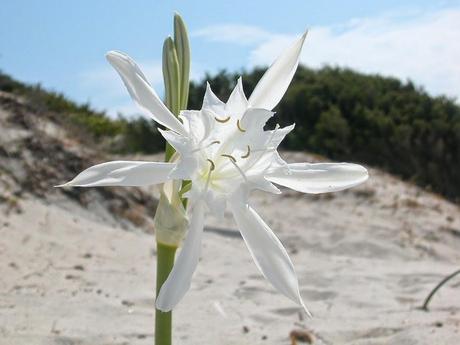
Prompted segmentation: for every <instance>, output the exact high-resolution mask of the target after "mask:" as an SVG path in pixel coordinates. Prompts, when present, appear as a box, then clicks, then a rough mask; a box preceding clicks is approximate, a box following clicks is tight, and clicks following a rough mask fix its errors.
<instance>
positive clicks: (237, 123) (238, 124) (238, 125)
mask: <svg viewBox="0 0 460 345" xmlns="http://www.w3.org/2000/svg"><path fill="white" fill-rule="evenodd" d="M236 127H238V129H239V130H240V131H241V132H243V133H244V132H246V130H245V129H244V128H241V124H240V120H238V121H236Z"/></svg>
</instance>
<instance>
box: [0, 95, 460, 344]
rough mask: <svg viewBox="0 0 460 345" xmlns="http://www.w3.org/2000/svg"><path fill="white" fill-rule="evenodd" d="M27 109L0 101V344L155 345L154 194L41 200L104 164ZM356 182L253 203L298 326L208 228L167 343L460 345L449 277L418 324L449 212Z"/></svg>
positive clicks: (217, 227) (450, 264)
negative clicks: (290, 276)
mask: <svg viewBox="0 0 460 345" xmlns="http://www.w3.org/2000/svg"><path fill="white" fill-rule="evenodd" d="M33 111H34V110H33V108H31V107H30V105H28V104H27V103H25V102H24V101H23V100H21V99H19V98H17V97H15V96H12V95H8V94H0V345H42V344H43V345H109V344H111V345H121V344H125V345H128V344H129V345H131V344H133V345H146V344H150V345H151V344H153V325H154V287H155V286H154V282H155V269H154V267H155V238H154V234H153V229H152V216H153V214H154V208H155V205H156V200H155V198H154V197H155V196H156V195H158V190H157V189H156V188H154V187H153V188H146V189H144V190H139V189H136V188H127V189H121V188H101V189H73V190H59V189H54V188H52V187H51V186H53V185H55V184H58V183H62V182H64V181H66V180H68V179H69V178H70V177H72V176H73V175H74V174H75V173H77V172H79V171H80V170H82V169H83V168H84V167H87V166H89V165H91V164H94V163H96V162H101V161H105V160H108V159H116V158H117V157H107V156H104V155H101V154H99V153H98V152H97V151H93V150H92V149H91V148H90V147H89V146H88V144H87V142H86V140H84V139H81V138H80V140H79V139H78V138H76V137H75V136H74V135H73V133H72V135H70V132H69V131H68V130H65V129H64V128H62V127H61V126H60V124H59V119H60V114H41V113H33ZM45 115H46V116H45ZM71 132H72V131H71ZM284 156H285V157H286V159H287V160H288V161H290V162H301V161H312V160H315V159H316V158H315V157H312V156H311V155H307V154H303V153H284ZM124 158H126V159H146V160H149V159H158V157H124ZM370 174H371V178H370V180H369V181H368V182H367V183H365V184H364V185H362V186H360V187H358V188H354V189H352V190H349V191H345V192H339V193H334V194H326V195H322V196H306V195H302V194H300V193H296V192H292V191H287V190H283V192H284V193H283V194H282V195H269V194H263V193H254V194H253V195H252V198H251V200H252V205H253V206H254V208H255V209H256V210H257V211H258V212H259V213H260V214H261V216H262V217H263V218H264V219H265V220H266V221H267V223H268V224H269V225H270V226H271V227H272V228H273V230H274V231H275V233H276V234H277V235H278V236H279V237H280V239H281V241H282V242H283V243H284V245H285V246H286V248H287V250H288V252H289V253H290V256H291V259H292V261H293V262H294V265H295V267H296V270H297V273H298V276H299V281H300V288H301V294H302V296H303V298H304V300H305V302H306V304H307V306H308V308H309V309H310V310H311V312H312V313H313V315H314V317H313V318H312V319H309V318H307V317H306V316H305V315H304V314H303V313H302V312H301V311H300V309H299V308H298V307H297V306H296V305H294V304H293V303H292V302H290V301H289V300H288V299H286V298H285V297H283V296H282V295H280V294H278V293H276V292H275V291H274V289H273V288H272V287H271V286H270V285H269V284H268V283H267V282H266V281H265V280H264V279H263V278H262V276H261V274H260V273H259V272H258V271H257V269H256V267H255V265H254V263H253V262H252V260H251V258H250V255H249V253H248V251H247V249H246V248H245V245H244V242H243V240H242V239H241V237H240V236H239V233H238V231H237V230H236V228H235V224H234V222H233V221H232V219H231V216H230V215H229V214H226V217H225V220H224V221H223V222H222V221H217V220H215V219H213V218H211V217H210V218H208V220H207V224H206V233H205V236H204V243H203V251H202V259H201V261H200V264H199V267H198V269H197V272H196V274H195V276H194V278H193V282H192V286H191V289H190V291H189V293H188V294H187V295H186V297H185V298H184V300H183V301H182V302H181V303H180V304H179V305H178V306H177V308H176V310H175V311H174V327H175V328H174V344H176V345H181V344H183V345H185V344H192V345H195V344H197V345H198V344H222V345H259V344H260V345H263V344H267V345H275V344H276V345H282V344H286V345H289V344H291V340H290V338H289V334H290V333H291V332H292V331H293V330H296V331H297V332H298V333H301V334H304V335H305V334H306V335H305V336H306V337H308V338H310V339H312V340H313V343H314V344H326V345H331V344H356V345H358V344H361V345H364V344H366V345H372V344H375V345H377V344H379V345H380V344H398V345H411V344H422V345H423V344H427V345H428V344H429V345H433V344H436V345H443V344H448V345H457V344H459V343H460V341H459V339H460V277H456V278H455V279H453V280H452V281H451V282H449V284H447V285H446V286H444V287H443V288H442V289H441V290H440V291H439V292H438V294H437V295H435V297H434V298H433V300H432V302H431V305H430V311H429V312H426V311H422V310H420V308H419V307H420V306H421V305H422V303H423V300H424V298H425V297H426V295H427V294H428V293H429V291H430V290H431V289H432V288H433V287H434V286H435V285H436V284H437V283H438V282H439V281H440V280H441V279H442V278H443V277H444V276H446V275H447V274H449V273H451V272H453V271H455V270H457V269H458V268H459V266H460V209H459V207H458V206H457V205H454V204H452V203H450V202H448V201H446V200H445V199H443V198H442V197H440V196H438V195H436V194H432V193H429V192H426V191H423V190H422V189H420V188H418V187H415V186H413V185H411V184H410V183H406V182H403V181H401V180H399V179H398V178H396V177H392V176H390V175H388V174H385V173H383V172H380V171H379V170H375V169H370ZM299 344H301V343H300V342H299Z"/></svg>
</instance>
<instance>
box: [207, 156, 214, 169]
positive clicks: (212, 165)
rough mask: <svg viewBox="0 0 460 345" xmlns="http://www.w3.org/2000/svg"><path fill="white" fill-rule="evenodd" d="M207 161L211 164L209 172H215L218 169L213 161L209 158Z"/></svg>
mask: <svg viewBox="0 0 460 345" xmlns="http://www.w3.org/2000/svg"><path fill="white" fill-rule="evenodd" d="M207 161H208V162H209V163H211V168H210V169H209V171H213V170H214V169H215V168H216V165H215V164H214V162H213V161H212V160H210V159H209V158H208V159H207Z"/></svg>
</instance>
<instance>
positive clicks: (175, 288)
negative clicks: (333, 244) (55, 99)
mask: <svg viewBox="0 0 460 345" xmlns="http://www.w3.org/2000/svg"><path fill="white" fill-rule="evenodd" d="M304 40H305V35H303V36H302V37H301V38H300V39H299V40H298V41H296V42H295V43H294V45H293V46H292V47H290V48H289V49H288V50H286V51H285V52H284V53H283V54H282V55H281V56H280V57H279V58H278V59H277V60H276V61H275V62H274V63H273V65H272V66H270V68H269V69H268V70H267V72H266V73H265V75H264V76H263V77H262V79H261V80H260V82H259V83H258V85H257V86H256V88H255V89H254V92H253V93H252V95H251V97H250V98H249V99H246V96H245V95H244V92H243V88H242V82H241V78H240V79H239V80H238V83H237V85H236V87H235V89H234V90H233V92H232V94H231V95H230V98H229V100H228V102H227V103H223V102H221V101H220V100H219V99H218V98H217V97H216V96H215V95H214V94H213V92H212V91H211V88H210V86H209V85H208V87H207V90H206V94H205V97H204V101H203V107H202V109H201V110H199V111H192V110H186V111H182V112H181V114H180V120H181V121H179V120H178V119H177V118H176V117H174V115H173V114H171V112H170V111H169V110H168V109H167V108H166V107H165V106H164V105H163V103H162V101H161V100H160V99H159V97H158V96H157V94H156V93H155V91H154V90H153V89H152V87H151V86H150V85H149V83H148V81H147V79H146V78H145V76H144V75H143V74H142V72H141V70H140V69H139V67H138V66H137V65H136V64H135V63H134V61H133V60H132V59H130V58H129V57H128V56H127V55H125V54H123V53H120V52H109V53H108V54H107V59H108V60H109V62H110V63H111V64H112V66H113V67H114V68H115V69H116V70H117V72H118V73H119V74H120V76H121V78H122V80H123V82H124V83H125V85H126V87H127V89H128V91H129V93H130V94H131V96H132V98H133V99H134V101H135V102H136V103H137V104H138V105H139V106H140V108H141V109H142V110H144V112H145V113H147V114H148V115H149V116H151V117H152V118H153V120H155V121H156V122H158V123H160V124H162V125H164V126H165V127H167V128H168V129H169V130H166V131H163V130H162V131H161V133H162V135H163V136H164V137H165V139H166V140H167V141H168V142H169V143H170V144H171V145H172V146H173V147H174V148H175V149H176V151H177V152H178V154H177V157H176V160H175V161H173V162H169V163H156V162H139V161H132V162H127V161H115V162H107V163H103V164H98V165H95V166H93V167H90V168H88V169H86V170H85V171H83V172H82V173H80V174H79V175H78V176H76V177H75V178H74V179H73V180H72V181H70V182H68V183H66V184H65V185H63V186H80V187H93V186H144V185H151V184H158V183H164V182H166V181H170V180H191V181H192V188H191V190H190V191H189V192H188V193H187V197H188V198H189V210H188V212H189V214H190V225H189V230H188V233H187V236H186V238H185V241H184V243H183V248H182V250H181V252H180V254H179V256H178V258H177V260H176V262H175V265H174V268H173V270H172V271H171V273H170V275H169V277H168V279H167V280H166V282H165V283H164V284H163V286H162V288H161V291H160V293H159V296H158V298H157V301H156V306H157V308H158V309H160V310H162V311H169V310H171V309H172V308H174V306H175V305H176V304H177V303H178V302H179V301H180V300H181V298H182V297H183V296H184V294H185V293H186V291H187V290H188V289H189V287H190V282H191V278H192V275H193V272H194V271H195V268H196V266H197V264H198V259H199V256H200V247H201V238H202V233H203V225H204V219H205V213H206V212H208V211H209V212H211V213H213V214H215V215H217V216H222V215H223V213H224V210H225V208H226V207H228V208H229V210H230V211H231V213H232V214H233V217H234V219H235V221H236V224H237V226H238V228H239V230H240V232H241V235H242V237H243V239H244V241H245V242H246V245H247V247H248V249H249V251H250V253H251V255H252V257H253V259H254V261H255V263H256V265H257V267H258V268H259V269H260V271H261V272H262V274H263V275H264V276H265V278H266V279H267V280H268V281H269V282H270V283H271V284H272V285H273V286H274V287H275V288H276V289H277V290H278V291H279V292H281V293H282V294H284V295H285V296H287V297H288V298H290V299H291V300H292V301H294V302H295V303H297V304H298V305H301V306H302V307H304V308H305V306H304V303H303V301H302V298H301V296H300V293H299V286H298V282H297V277H296V274H295V271H294V267H293V265H292V262H291V260H290V259H289V257H288V254H287V252H286V250H285V249H284V247H283V246H282V244H281V242H280V241H279V240H278V238H277V237H276V236H275V234H274V233H273V232H272V230H271V229H270V228H269V226H268V225H267V224H266V223H265V222H264V221H263V220H262V219H261V218H260V216H259V215H258V214H257V213H256V211H255V210H254V209H253V208H252V207H251V206H250V205H249V204H248V194H249V192H250V191H251V190H253V189H261V190H265V191H268V192H272V193H280V191H279V189H278V188H277V187H276V186H275V185H274V184H273V183H275V184H278V185H282V186H286V187H289V188H291V189H294V190H297V191H300V192H304V193H324V192H334V191H339V190H343V189H346V188H349V187H353V186H355V185H357V184H359V183H362V182H364V181H365V180H366V179H367V178H368V173H367V170H366V169H365V168H364V167H362V166H360V165H356V164H348V163H338V164H336V163H319V164H310V163H295V164H288V163H286V162H285V161H284V160H283V159H282V158H281V157H280V156H279V155H278V152H277V147H278V145H279V144H280V143H281V141H282V140H283V139H284V137H285V136H286V135H287V134H288V133H289V132H290V131H291V130H293V128H294V125H291V126H287V127H284V128H278V127H277V128H275V129H274V130H271V131H264V129H263V127H264V125H265V123H266V121H267V120H268V119H269V118H270V117H271V116H273V112H272V111H271V109H273V107H275V106H276V105H277V104H278V102H279V101H280V99H281V98H282V96H283V95H284V93H285V91H286V89H287V87H288V86H289V84H290V82H291V80H292V77H293V75H294V73H295V70H296V69H297V65H298V62H299V54H300V51H301V49H302V45H303V42H304ZM305 310H306V311H307V309H306V308H305ZM307 312H308V311H307Z"/></svg>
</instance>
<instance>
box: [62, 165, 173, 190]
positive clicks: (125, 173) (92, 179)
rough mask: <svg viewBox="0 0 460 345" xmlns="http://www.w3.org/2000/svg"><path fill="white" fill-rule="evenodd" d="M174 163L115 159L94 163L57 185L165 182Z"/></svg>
mask: <svg viewBox="0 0 460 345" xmlns="http://www.w3.org/2000/svg"><path fill="white" fill-rule="evenodd" d="M175 166H176V164H174V163H156V162H139V161H113V162H106V163H102V164H97V165H94V166H92V167H90V168H88V169H86V170H84V171H82V172H81V173H80V174H78V175H77V176H76V177H75V178H74V179H73V180H72V181H69V182H67V183H65V184H62V185H60V186H57V187H67V186H73V187H97V186H147V185H153V184H157V183H163V182H165V181H167V180H168V176H169V174H170V173H171V171H172V170H173V169H174V167H175Z"/></svg>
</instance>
